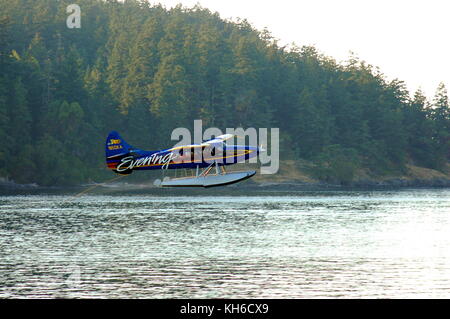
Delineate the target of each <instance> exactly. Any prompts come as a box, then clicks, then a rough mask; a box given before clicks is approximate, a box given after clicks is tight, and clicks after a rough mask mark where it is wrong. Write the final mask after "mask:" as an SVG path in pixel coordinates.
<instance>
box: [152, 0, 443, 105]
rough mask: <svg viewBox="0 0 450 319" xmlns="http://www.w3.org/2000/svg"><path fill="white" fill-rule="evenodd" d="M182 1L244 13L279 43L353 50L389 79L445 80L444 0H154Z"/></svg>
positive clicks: (432, 83)
mask: <svg viewBox="0 0 450 319" xmlns="http://www.w3.org/2000/svg"><path fill="white" fill-rule="evenodd" d="M150 2H151V3H155V2H159V3H161V4H163V5H165V6H166V7H167V8H170V7H173V6H175V5H176V4H178V3H182V4H183V5H184V6H186V7H192V6H194V5H195V4H196V3H199V4H200V5H201V6H202V7H204V8H208V9H210V10H211V11H217V12H219V14H220V16H221V17H222V18H224V19H236V18H241V19H247V20H248V21H249V22H250V23H251V24H252V25H253V26H254V27H255V28H256V29H259V30H262V29H264V28H267V29H268V30H269V31H270V32H271V33H272V35H273V36H274V37H275V38H277V39H278V40H279V44H280V45H287V44H290V43H293V42H294V43H295V44H296V45H298V46H302V45H314V46H315V47H316V48H317V49H318V50H319V51H320V52H321V53H323V54H325V55H327V56H331V57H333V58H335V59H336V60H337V61H345V60H347V59H348V57H349V55H350V52H354V53H355V54H356V56H358V57H359V58H360V59H362V60H364V61H366V62H367V63H369V64H372V65H373V66H377V67H379V68H380V70H381V72H383V73H384V74H385V75H386V77H387V79H388V80H392V79H395V78H398V79H400V80H403V81H405V83H406V84H407V88H408V89H409V90H410V92H412V93H413V92H414V91H415V90H416V89H418V88H419V87H420V88H421V89H422V90H423V91H424V93H425V95H426V96H428V97H430V98H431V97H432V96H433V95H434V93H435V91H436V88H437V86H438V84H439V82H444V83H445V84H446V86H447V88H448V87H449V86H450V37H449V31H450V1H448V0H426V1H423V0H422V1H417V0H377V1H373V0H370V1H369V0H359V1H357V0H334V1H333V0H307V1H306V0H297V1H295V0H276V1H275V0H156V1H150Z"/></svg>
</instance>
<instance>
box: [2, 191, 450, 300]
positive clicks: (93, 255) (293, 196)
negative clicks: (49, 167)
mask: <svg viewBox="0 0 450 319" xmlns="http://www.w3.org/2000/svg"><path fill="white" fill-rule="evenodd" d="M215 193H216V195H218V196H198V195H199V194H202V193H201V192H197V193H196V196H177V197H171V196H156V195H142V194H141V195H129V196H106V195H96V196H82V197H78V198H75V199H74V198H71V197H70V196H63V195H32V196H3V197H0V211H1V213H0V298H61V297H64V298H328V297H331V298H336V297H338V298H450V232H449V231H450V190H448V189H447V190H445V189H444V190H443V189H441V190H404V191H372V192H370V191H359V192H358V191H351V192H350V191H349V192H339V191H329V192H307V193H306V192H297V193H286V194H282V195H277V196H274V195H270V194H268V195H265V196H262V195H251V194H249V195H248V196H235V195H233V196H220V195H221V194H223V191H221V189H217V190H216V192H215ZM165 194H166V195H167V194H170V193H165Z"/></svg>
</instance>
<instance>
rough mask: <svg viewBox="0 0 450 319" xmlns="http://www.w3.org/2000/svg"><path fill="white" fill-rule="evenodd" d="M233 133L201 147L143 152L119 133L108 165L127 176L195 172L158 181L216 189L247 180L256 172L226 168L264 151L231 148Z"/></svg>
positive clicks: (112, 139)
mask: <svg viewBox="0 0 450 319" xmlns="http://www.w3.org/2000/svg"><path fill="white" fill-rule="evenodd" d="M233 137H234V135H233V134H223V135H219V136H216V137H214V138H213V139H210V140H207V141H204V142H202V143H200V144H189V145H182V146H175V147H172V148H168V149H163V150H157V151H143V150H140V149H138V148H135V147H133V146H131V145H130V144H128V143H127V142H126V141H125V140H124V139H123V138H122V137H121V136H120V135H119V133H117V132H116V131H112V132H110V133H109V135H108V137H107V139H106V145H105V148H106V153H105V156H106V164H107V166H108V168H110V169H111V170H112V171H113V172H115V173H117V174H122V175H127V174H131V173H132V172H133V171H139V170H169V169H175V170H176V169H186V170H189V169H191V170H195V175H192V176H185V177H180V178H168V177H165V178H164V179H163V180H162V181H161V180H159V179H157V180H156V181H155V182H154V184H155V185H156V186H158V187H213V186H223V185H229V184H233V183H237V182H240V181H243V180H246V179H248V178H250V177H252V176H253V175H255V173H256V171H254V170H252V171H239V172H226V171H225V166H228V165H233V164H237V163H242V162H245V161H246V160H248V159H250V158H253V157H255V156H258V154H259V153H260V152H264V151H265V150H264V149H263V147H262V146H261V147H254V146H247V145H228V144H226V141H227V140H229V139H231V138H233Z"/></svg>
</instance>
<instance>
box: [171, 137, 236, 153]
mask: <svg viewBox="0 0 450 319" xmlns="http://www.w3.org/2000/svg"><path fill="white" fill-rule="evenodd" d="M233 136H234V135H233V134H223V135H219V136H216V137H215V138H213V139H210V140H207V141H205V142H203V143H202V144H191V145H183V146H177V147H172V148H171V149H168V151H175V150H179V149H182V148H183V149H187V148H189V149H191V148H204V147H214V146H217V145H219V146H220V145H221V144H222V143H223V142H224V141H226V140H229V139H230V138H232V137H233Z"/></svg>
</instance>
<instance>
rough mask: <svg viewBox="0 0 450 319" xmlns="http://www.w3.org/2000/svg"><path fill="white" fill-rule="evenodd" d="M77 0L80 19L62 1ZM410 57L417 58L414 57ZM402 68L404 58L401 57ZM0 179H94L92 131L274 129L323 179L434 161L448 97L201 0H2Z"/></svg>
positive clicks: (156, 144)
mask: <svg viewBox="0 0 450 319" xmlns="http://www.w3.org/2000/svg"><path fill="white" fill-rule="evenodd" d="M73 2H76V3H77V4H78V5H79V6H80V7H81V28H78V29H77V28H74V29H70V28H68V27H67V25H66V20H67V17H68V13H67V12H66V8H67V6H68V5H69V4H71V3H73ZM417 63H420V61H417ZM411 67H412V68H413V67H414V66H413V65H412V66H411ZM0 70H1V74H0V143H1V147H0V177H3V178H7V179H9V180H13V181H15V182H17V183H38V184H40V185H69V184H77V183H83V182H87V181H92V180H94V181H102V180H104V179H105V178H108V176H110V177H111V176H112V174H113V173H111V172H109V171H107V169H106V166H105V163H104V141H105V138H106V135H107V133H108V132H109V131H110V130H118V131H120V132H121V133H122V134H123V135H124V137H125V138H126V140H127V141H128V142H129V143H131V144H133V145H135V146H138V147H141V148H146V149H159V148H160V147H167V146H170V145H172V144H173V142H172V141H170V133H171V131H172V130H173V129H174V128H176V127H179V126H184V127H188V128H189V127H192V125H193V121H194V119H202V120H203V123H204V127H211V126H214V127H219V128H221V129H222V130H225V128H227V127H244V128H247V127H257V128H258V127H268V128H270V127H279V128H280V135H281V141H280V142H281V152H282V153H281V159H304V160H306V161H310V162H313V163H316V166H317V174H318V176H319V177H320V178H322V179H325V180H326V179H329V178H331V177H333V176H334V177H336V176H337V177H338V179H340V180H345V179H348V178H351V176H352V171H353V170H354V169H356V168H358V167H363V168H365V169H367V170H369V171H370V172H372V173H373V174H387V173H389V172H392V171H402V170H404V169H405V165H406V164H407V163H412V164H414V165H418V166H422V167H428V168H434V169H438V170H439V169H444V167H445V165H447V162H448V160H449V158H450V151H449V150H450V108H449V101H448V96H447V91H446V88H445V86H444V85H443V84H441V85H439V87H438V88H437V91H436V95H435V96H434V98H432V99H427V98H426V97H425V96H424V94H423V93H422V92H421V91H417V92H415V93H414V94H411V93H410V92H408V91H407V89H406V86H405V84H404V83H403V82H402V81H400V80H393V81H388V80H386V77H385V76H384V75H383V74H382V73H381V71H380V70H378V69H377V68H375V67H373V66H371V65H369V64H367V63H366V62H364V61H362V60H360V59H358V58H356V57H353V56H350V57H349V59H348V61H346V62H345V63H337V62H336V61H335V60H334V59H332V58H330V57H328V56H326V55H323V54H321V53H320V52H318V51H317V50H316V49H315V48H314V47H309V46H304V47H298V46H289V47H288V48H286V47H281V46H280V45H279V44H278V43H277V40H276V39H274V38H273V37H272V36H271V34H270V32H269V31H267V30H262V31H261V30H256V29H255V28H254V27H252V25H251V24H250V23H249V22H247V21H246V20H239V21H227V20H223V19H221V18H220V16H219V14H217V13H213V12H210V11H209V10H207V9H204V8H201V7H198V6H197V7H194V8H191V9H187V8H183V7H181V6H178V7H176V8H174V9H171V10H167V9H165V8H164V7H162V6H160V5H154V4H148V3H147V2H146V1H138V0H126V1H116V0H105V1H101V0H77V1H65V0H60V1H57V0H0Z"/></svg>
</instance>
